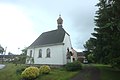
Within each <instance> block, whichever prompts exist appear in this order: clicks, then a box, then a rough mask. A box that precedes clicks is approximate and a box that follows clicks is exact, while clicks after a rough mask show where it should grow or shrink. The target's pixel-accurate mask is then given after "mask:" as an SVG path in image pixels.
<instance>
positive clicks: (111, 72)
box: [93, 64, 120, 80]
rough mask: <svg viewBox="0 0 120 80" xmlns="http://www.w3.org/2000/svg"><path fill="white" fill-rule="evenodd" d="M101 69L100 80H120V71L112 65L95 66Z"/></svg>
mask: <svg viewBox="0 0 120 80" xmlns="http://www.w3.org/2000/svg"><path fill="white" fill-rule="evenodd" d="M93 66H96V67H97V68H98V69H100V72H101V73H100V74H101V79H100V80H120V71H119V70H116V69H114V68H112V67H111V66H110V65H102V64H95V65H93Z"/></svg>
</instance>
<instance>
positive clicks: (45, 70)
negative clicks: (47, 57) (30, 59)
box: [39, 65, 51, 74]
mask: <svg viewBox="0 0 120 80" xmlns="http://www.w3.org/2000/svg"><path fill="white" fill-rule="evenodd" d="M39 71H40V73H41V74H48V73H50V71H51V69H50V67H49V66H47V65H43V66H41V67H40V68H39Z"/></svg>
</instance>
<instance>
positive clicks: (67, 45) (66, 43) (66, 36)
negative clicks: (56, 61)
mask: <svg viewBox="0 0 120 80" xmlns="http://www.w3.org/2000/svg"><path fill="white" fill-rule="evenodd" d="M63 43H65V45H64V48H63V51H64V55H63V59H64V64H66V63H67V48H69V50H70V51H71V47H72V45H71V40H70V36H69V35H68V34H65V38H64V41H63Z"/></svg>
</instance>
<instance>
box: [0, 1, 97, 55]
mask: <svg viewBox="0 0 120 80" xmlns="http://www.w3.org/2000/svg"><path fill="white" fill-rule="evenodd" d="M97 3H98V0H0V45H1V46H2V47H3V48H5V47H7V49H6V51H7V53H8V52H11V53H13V54H20V53H21V50H22V49H24V48H25V47H28V46H29V45H30V44H32V43H33V42H34V41H35V39H36V38H37V37H39V36H40V35H41V34H42V33H43V32H46V31H51V30H55V29H57V19H58V17H59V14H61V17H62V19H63V28H64V29H65V30H66V31H67V32H68V33H69V34H70V38H71V43H72V46H73V48H74V49H75V50H77V51H83V50H84V47H83V44H85V42H86V41H87V40H88V39H89V38H90V37H91V33H92V32H94V27H95V22H94V18H95V17H94V16H95V12H96V11H97V9H98V8H97V7H96V6H95V5H96V4H97Z"/></svg>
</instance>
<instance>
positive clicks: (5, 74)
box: [0, 64, 79, 80]
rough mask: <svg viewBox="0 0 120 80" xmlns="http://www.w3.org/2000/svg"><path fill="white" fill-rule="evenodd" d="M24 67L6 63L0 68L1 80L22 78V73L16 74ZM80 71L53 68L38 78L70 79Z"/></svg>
mask: <svg viewBox="0 0 120 80" xmlns="http://www.w3.org/2000/svg"><path fill="white" fill-rule="evenodd" d="M22 67H24V65H17V66H15V64H6V67H5V68H4V69H1V70H0V80H20V74H16V70H17V69H19V68H22ZM78 72H79V71H76V72H68V71H66V70H64V69H52V70H51V72H50V74H47V75H41V76H39V77H38V78H37V79H36V80H69V79H70V78H72V77H74V76H75V75H76V74H77V73H78Z"/></svg>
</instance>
